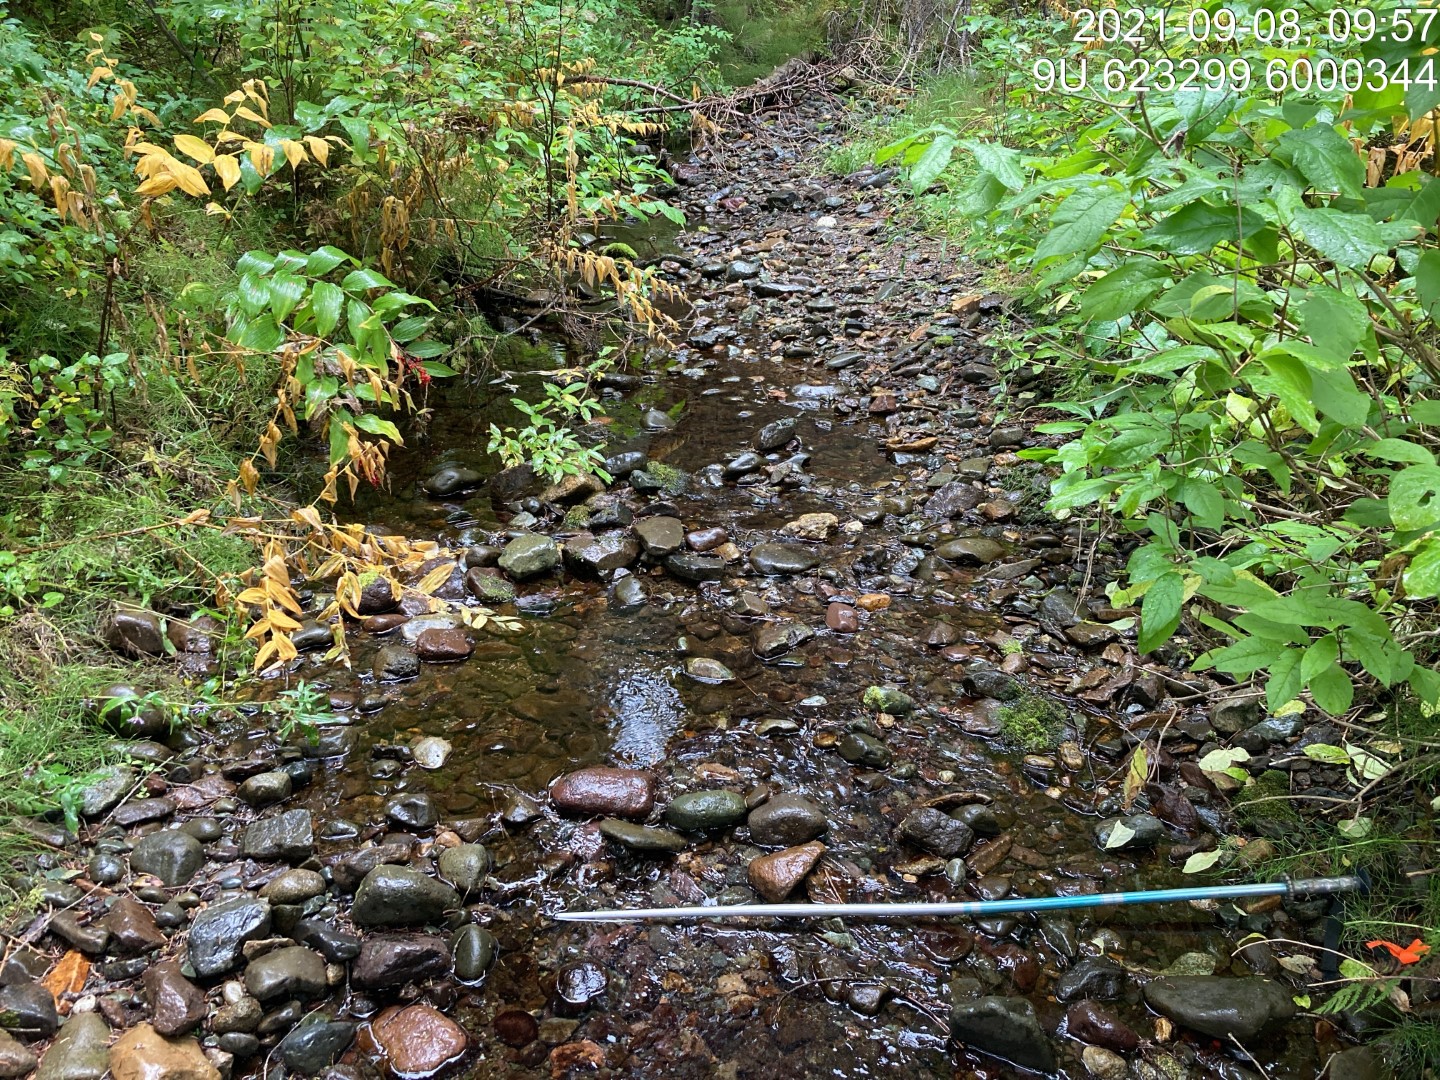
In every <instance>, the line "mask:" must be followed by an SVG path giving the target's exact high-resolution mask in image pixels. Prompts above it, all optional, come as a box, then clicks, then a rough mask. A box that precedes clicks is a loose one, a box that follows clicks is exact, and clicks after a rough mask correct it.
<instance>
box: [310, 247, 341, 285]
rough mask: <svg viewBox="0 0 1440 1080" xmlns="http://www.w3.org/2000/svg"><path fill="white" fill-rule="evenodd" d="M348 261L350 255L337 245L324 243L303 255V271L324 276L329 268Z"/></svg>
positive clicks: (315, 275) (313, 275)
mask: <svg viewBox="0 0 1440 1080" xmlns="http://www.w3.org/2000/svg"><path fill="white" fill-rule="evenodd" d="M347 261H350V256H349V255H346V254H345V252H343V251H341V250H340V249H339V248H337V247H332V246H331V245H329V244H326V245H325V246H324V247H318V248H316V249H315V250H314V251H312V252H311V253H310V254H309V255H307V256H306V257H305V273H307V274H309V275H310V276H311V277H324V276H325V275H326V274H328V273H329V272H330V271H331V270H334V269H335V268H336V267H337V266H339V265H340V264H341V263H343V262H347Z"/></svg>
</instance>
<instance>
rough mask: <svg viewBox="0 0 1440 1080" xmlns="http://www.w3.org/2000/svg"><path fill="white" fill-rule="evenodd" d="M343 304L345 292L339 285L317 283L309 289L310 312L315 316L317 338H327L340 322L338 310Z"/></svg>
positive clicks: (323, 282) (324, 282)
mask: <svg viewBox="0 0 1440 1080" xmlns="http://www.w3.org/2000/svg"><path fill="white" fill-rule="evenodd" d="M344 304H345V292H344V290H342V289H341V288H340V286H339V285H334V284H331V283H330V282H328V281H317V282H316V283H315V284H314V285H313V286H312V287H311V289H310V311H311V314H313V315H314V316H315V333H316V335H317V336H318V337H329V336H330V332H331V331H332V330H334V329H335V326H336V324H338V323H339V322H340V310H341V308H342V307H343V306H344Z"/></svg>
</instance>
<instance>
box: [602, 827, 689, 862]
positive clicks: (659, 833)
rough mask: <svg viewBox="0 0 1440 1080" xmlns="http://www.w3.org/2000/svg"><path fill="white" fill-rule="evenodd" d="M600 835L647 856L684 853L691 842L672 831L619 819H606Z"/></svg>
mask: <svg viewBox="0 0 1440 1080" xmlns="http://www.w3.org/2000/svg"><path fill="white" fill-rule="evenodd" d="M600 835H602V836H604V837H605V838H606V839H608V840H613V841H615V842H616V843H617V844H620V845H621V846H623V847H627V848H629V849H630V850H631V851H639V852H643V853H645V854H647V855H655V854H671V853H674V852H677V851H684V850H685V849H686V848H687V847H688V846H689V842H688V841H687V840H686V839H685V838H684V837H683V836H681V835H680V834H679V833H677V832H674V831H672V830H670V829H657V828H653V827H651V826H648V825H636V824H635V823H634V822H631V821H621V820H620V819H619V818H606V819H605V820H604V821H602V822H600Z"/></svg>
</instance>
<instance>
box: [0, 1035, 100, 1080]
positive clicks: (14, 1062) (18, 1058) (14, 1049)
mask: <svg viewBox="0 0 1440 1080" xmlns="http://www.w3.org/2000/svg"><path fill="white" fill-rule="evenodd" d="M67 1026H68V1025H67ZM57 1045H58V1044H57ZM52 1051H53V1047H52ZM62 1053H63V1052H62ZM47 1056H48V1055H47ZM36 1063H37V1062H36V1058H35V1055H34V1054H33V1053H32V1052H31V1051H30V1050H29V1049H28V1048H27V1047H26V1046H25V1045H24V1044H23V1043H21V1042H19V1041H17V1040H16V1039H14V1038H13V1037H11V1036H10V1035H7V1034H6V1033H5V1032H3V1031H0V1080H16V1078H17V1077H21V1076H24V1075H26V1074H27V1073H29V1072H30V1071H31V1070H32V1069H34V1068H35V1065H36ZM104 1071H105V1069H104V1065H103V1063H102V1065H101V1069H100V1072H99V1073H96V1074H95V1080H99V1077H100V1075H101V1074H102V1073H104ZM52 1075H54V1074H53V1073H52Z"/></svg>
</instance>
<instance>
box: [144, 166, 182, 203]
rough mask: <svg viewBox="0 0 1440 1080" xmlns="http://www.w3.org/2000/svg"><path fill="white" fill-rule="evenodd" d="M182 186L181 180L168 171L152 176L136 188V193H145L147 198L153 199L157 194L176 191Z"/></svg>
mask: <svg viewBox="0 0 1440 1080" xmlns="http://www.w3.org/2000/svg"><path fill="white" fill-rule="evenodd" d="M179 186H180V182H179V181H178V180H176V179H175V177H173V176H171V175H170V174H169V173H168V172H167V173H161V174H160V175H159V176H152V177H151V178H150V179H149V180H146V181H145V182H144V183H143V184H141V185H140V186H139V187H137V188H136V189H135V194H136V195H143V196H145V197H146V198H147V199H153V198H154V197H155V196H157V195H164V194H165V193H166V192H167V191H174V190H175V189H176V188H177V187H179Z"/></svg>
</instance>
